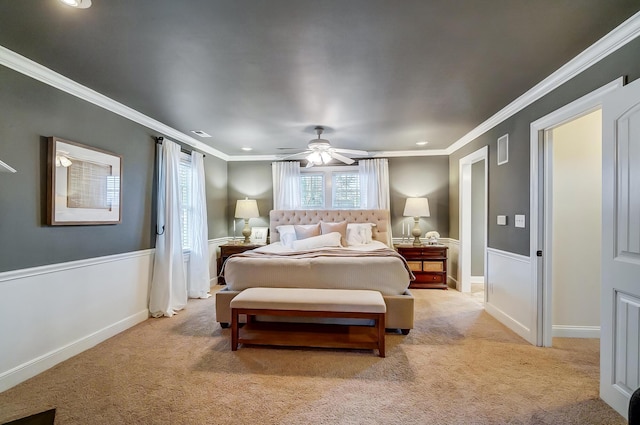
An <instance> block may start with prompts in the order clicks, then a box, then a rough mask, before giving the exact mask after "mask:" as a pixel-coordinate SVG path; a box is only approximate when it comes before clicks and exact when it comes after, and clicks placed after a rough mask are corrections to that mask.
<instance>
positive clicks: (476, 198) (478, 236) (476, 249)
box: [471, 160, 487, 276]
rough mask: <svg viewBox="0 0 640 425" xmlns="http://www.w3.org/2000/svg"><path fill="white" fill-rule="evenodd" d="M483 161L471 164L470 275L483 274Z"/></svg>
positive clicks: (484, 224) (485, 220)
mask: <svg viewBox="0 0 640 425" xmlns="http://www.w3.org/2000/svg"><path fill="white" fill-rule="evenodd" d="M484 165H485V161H484V160H482V161H478V162H476V163H473V164H471V276H484V233H485V229H486V223H487V218H486V215H485V205H484V203H485V197H484Z"/></svg>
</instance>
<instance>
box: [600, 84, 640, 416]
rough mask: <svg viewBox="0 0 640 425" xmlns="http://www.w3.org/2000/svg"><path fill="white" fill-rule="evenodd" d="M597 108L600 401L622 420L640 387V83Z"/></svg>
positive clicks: (617, 92)
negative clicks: (599, 139) (599, 144)
mask: <svg viewBox="0 0 640 425" xmlns="http://www.w3.org/2000/svg"><path fill="white" fill-rule="evenodd" d="M602 106H603V107H602V135H603V146H602V166H603V167H602V310H601V314H602V319H601V320H602V326H601V338H600V397H601V398H602V399H603V400H604V401H605V402H607V403H608V404H609V405H611V406H612V407H613V408H614V409H615V410H616V411H618V413H620V414H621V415H623V416H625V417H626V416H627V410H628V406H629V398H630V395H631V393H632V392H633V391H634V390H635V389H636V388H638V386H640V341H639V334H640V81H636V82H634V83H632V84H629V85H627V86H625V87H622V88H620V89H617V90H616V91H614V92H612V93H611V94H610V95H608V96H607V97H605V99H604V102H603V105H602Z"/></svg>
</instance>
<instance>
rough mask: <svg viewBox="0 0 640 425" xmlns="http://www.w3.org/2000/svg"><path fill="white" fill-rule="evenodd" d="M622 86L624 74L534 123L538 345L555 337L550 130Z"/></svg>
mask: <svg viewBox="0 0 640 425" xmlns="http://www.w3.org/2000/svg"><path fill="white" fill-rule="evenodd" d="M623 85H624V77H620V78H617V79H616V80H614V81H612V82H611V83H609V84H606V85H604V86H602V87H600V88H599V89H596V90H594V91H592V92H591V93H588V94H586V95H584V96H582V97H581V98H579V99H577V100H574V101H573V102H571V103H569V104H567V105H565V106H563V107H561V108H559V109H557V110H555V111H553V112H551V113H549V114H547V115H545V116H544V117H542V118H540V119H538V120H536V121H534V122H532V123H531V131H530V140H531V143H530V148H531V152H530V179H529V181H530V185H531V187H530V191H529V193H530V196H531V199H530V214H531V217H530V220H529V223H530V226H531V227H530V233H529V240H530V247H529V249H530V256H531V282H532V284H533V287H534V291H533V295H534V298H533V299H534V305H535V308H534V313H535V316H536V317H534V321H533V323H536V324H537V331H536V345H537V346H542V347H551V342H552V338H553V335H552V332H553V320H552V311H553V304H552V302H553V290H552V279H551V273H552V270H551V268H552V262H551V256H550V254H551V241H552V238H551V236H552V232H553V226H552V223H551V222H550V221H551V205H550V201H549V199H547V198H549V197H550V193H551V187H550V179H549V177H550V175H549V174H548V173H550V172H551V170H550V167H549V165H550V164H549V161H550V160H551V152H549V149H547V148H548V146H547V145H548V142H549V141H548V132H549V131H550V130H552V129H553V128H555V127H558V126H560V125H562V124H565V123H567V122H570V121H573V120H574V119H576V118H580V117H581V116H584V115H587V114H589V113H591V112H593V111H596V110H598V109H601V108H602V99H603V98H604V96H605V95H607V94H608V93H610V92H612V91H614V90H616V89H618V88H620V87H622V86H623ZM545 164H546V165H545ZM538 251H541V252H542V256H540V257H539V256H538V255H537V253H538ZM545 258H549V261H545Z"/></svg>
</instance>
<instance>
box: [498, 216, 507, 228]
mask: <svg viewBox="0 0 640 425" xmlns="http://www.w3.org/2000/svg"><path fill="white" fill-rule="evenodd" d="M506 225H507V216H506V215H499V216H498V226H506Z"/></svg>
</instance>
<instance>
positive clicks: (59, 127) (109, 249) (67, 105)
mask: <svg viewBox="0 0 640 425" xmlns="http://www.w3.org/2000/svg"><path fill="white" fill-rule="evenodd" d="M0 81H1V84H0V117H2V119H1V120H0V159H2V160H3V161H4V162H6V163H8V164H9V165H11V166H12V167H13V168H15V169H16V170H17V173H13V174H9V173H0V217H1V219H0V271H6V270H16V269H21V268H26V267H31V266H39V265H45V264H54V263H61V262H65V261H71V260H79V259H84V258H91V257H98V256H103V255H110V254H117V253H122V252H129V251H135V250H140V249H147V248H150V247H151V246H152V244H153V243H154V241H153V230H152V227H153V226H154V223H155V220H152V214H151V212H152V196H151V194H152V189H153V174H154V157H155V141H154V139H153V137H152V136H154V134H153V133H152V132H151V131H150V130H149V129H147V128H145V127H142V126H140V125H138V124H135V123H133V122H131V121H128V120H126V119H124V118H122V117H119V116H117V115H115V114H113V113H111V112H107V111H105V110H103V109H101V108H98V107H97V106H94V105H92V104H89V103H87V102H85V101H82V100H80V99H78V98H76V97H73V96H71V95H68V94H66V93H64V92H62V91H60V90H57V89H55V88H52V87H50V86H47V85H45V84H42V83H40V82H37V81H36V80H34V79H32V78H29V77H26V76H24V75H22V74H19V73H17V72H15V71H13V70H10V69H8V68H5V67H2V66H0ZM48 136H58V137H61V138H63V139H67V140H71V141H75V142H79V143H83V144H86V145H89V146H94V147H97V148H101V149H104V150H107V151H111V152H114V153H117V154H121V155H122V156H123V164H122V182H123V193H122V196H123V199H122V223H121V224H115V225H101V226H47V225H45V224H44V222H45V210H46V164H47V159H46V155H47V148H46V138H47V137H48Z"/></svg>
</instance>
